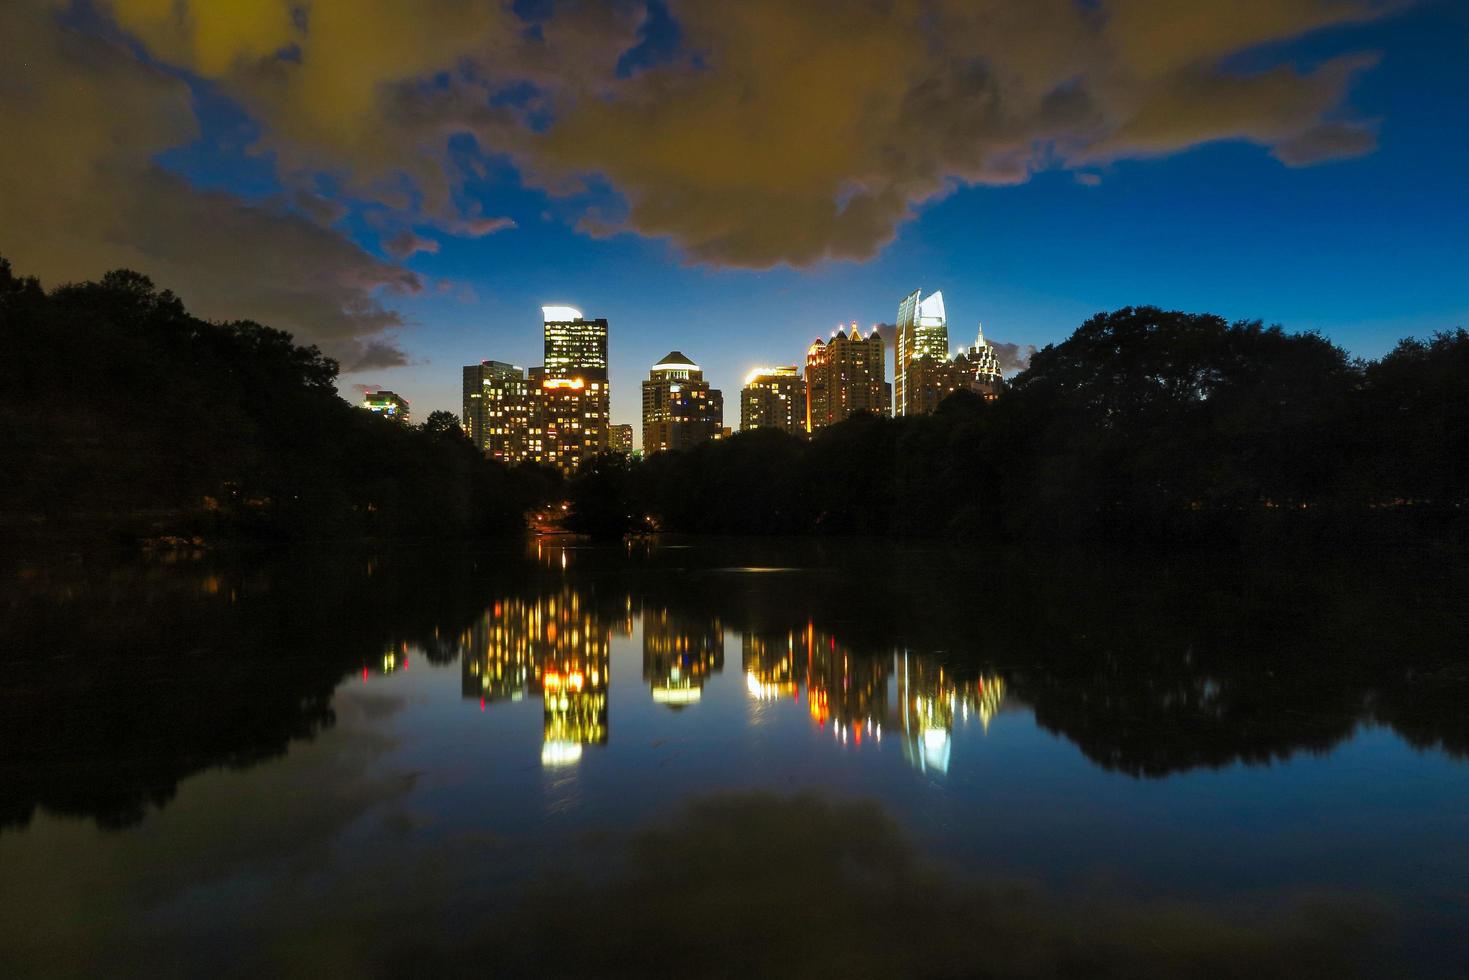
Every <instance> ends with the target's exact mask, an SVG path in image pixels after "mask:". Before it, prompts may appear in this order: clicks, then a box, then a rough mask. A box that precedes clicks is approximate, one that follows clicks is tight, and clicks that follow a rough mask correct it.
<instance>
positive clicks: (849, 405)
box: [806, 323, 892, 433]
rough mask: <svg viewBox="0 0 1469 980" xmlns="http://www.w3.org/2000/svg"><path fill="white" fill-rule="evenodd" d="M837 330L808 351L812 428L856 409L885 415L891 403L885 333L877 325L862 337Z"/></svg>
mask: <svg viewBox="0 0 1469 980" xmlns="http://www.w3.org/2000/svg"><path fill="white" fill-rule="evenodd" d="M851 330H852V333H851V335H850V336H848V334H847V332H846V330H844V329H843V330H838V331H837V332H836V334H835V336H833V337H832V338H831V340H829V341H822V340H821V339H820V338H819V337H818V338H817V339H816V341H815V342H814V343H812V345H811V348H810V349H809V350H808V351H807V352H806V416H807V428H808V430H809V431H811V432H813V433H814V432H815V431H816V430H817V429H820V428H823V427H825V426H828V425H833V424H835V423H837V422H840V421H842V420H843V419H846V418H849V417H851V416H852V415H854V414H856V413H857V412H873V413H875V414H878V415H886V414H887V412H888V409H889V406H890V403H891V400H892V399H891V392H890V390H889V388H888V384H887V378H886V374H887V359H886V357H885V355H884V353H883V341H882V337H881V336H879V335H878V332H877V330H876V329H874V330H873V331H872V333H871V335H870V336H868V337H865V338H864V337H863V336H862V332H861V330H859V329H858V327H857V324H855V323H853V324H852V326H851Z"/></svg>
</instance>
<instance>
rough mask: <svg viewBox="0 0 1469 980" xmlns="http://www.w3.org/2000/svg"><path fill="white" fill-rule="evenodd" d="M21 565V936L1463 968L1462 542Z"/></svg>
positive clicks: (4, 676) (15, 949) (1468, 819)
mask: <svg viewBox="0 0 1469 980" xmlns="http://www.w3.org/2000/svg"><path fill="white" fill-rule="evenodd" d="M5 574H6V580H5V583H4V586H3V591H0V597H3V605H0V610H3V614H4V621H5V624H6V629H5V634H6V635H5V639H4V640H3V645H0V975H6V976H29V975H58V974H97V973H104V974H107V975H118V974H143V973H146V974H150V975H159V974H163V975H196V974H198V973H199V972H201V971H204V970H208V971H210V972H213V973H217V974H224V975H236V974H260V973H280V972H290V973H299V974H311V975H316V976H319V975H333V974H334V973H342V972H361V973H386V974H413V973H416V974H419V975H424V976H437V975H443V974H452V973H462V974H475V975H483V974H486V973H488V974H491V975H497V974H499V975H519V974H526V973H543V972H544V973H560V974H568V975H578V974H594V975H607V974H612V973H621V974H623V975H628V976H649V975H721V976H742V975H752V974H759V975H791V976H796V975H799V976H842V977H867V976H873V977H876V976H921V975H931V976H963V975H1000V976H1009V975H1016V976H1052V975H1081V974H1093V975H1100V974H1109V975H1115V976H1139V975H1156V976H1173V975H1180V974H1183V975H1209V976H1252V977H1258V976H1261V975H1273V974H1288V975H1292V976H1317V975H1319V976H1340V975H1344V974H1350V973H1354V972H1356V973H1365V974H1368V975H1398V974H1401V975H1441V976H1461V975H1466V973H1465V967H1464V964H1465V963H1469V765H1466V758H1469V698H1466V695H1469V653H1466V650H1465V639H1466V636H1469V610H1466V608H1465V602H1464V599H1463V597H1464V596H1465V595H1466V594H1469V590H1466V588H1465V586H1466V585H1469V582H1466V576H1465V575H1464V574H1463V572H1462V570H1459V569H1453V568H1445V567H1441V566H1440V565H1438V564H1435V563H1433V562H1425V561H1404V562H1402V563H1398V564H1389V565H1383V564H1381V563H1380V562H1376V561H1374V562H1370V563H1369V562H1365V561H1358V562H1352V563H1344V564H1343V565H1342V566H1340V567H1333V566H1330V565H1322V564H1321V563H1313V562H1307V561H1301V562H1290V561H1280V560H1278V559H1277V560H1275V561H1272V562H1268V563H1267V562H1262V561H1258V560H1257V561H1254V562H1251V563H1250V565H1249V566H1248V567H1243V566H1242V565H1241V563H1240V562H1239V561H1237V560H1226V559H1220V560H1218V561H1217V562H1210V561H1204V560H1200V559H1198V558H1194V559H1190V560H1187V561H1178V562H1166V561H1155V562H1147V561H1139V560H1137V559H1124V558H1119V557H1116V556H1105V555H1090V556H1077V555H1054V554H1052V555H1022V554H1008V553H1001V554H984V555H977V554H967V555H966V554H960V553H955V552H951V551H946V550H943V549H937V548H917V547H900V546H878V545H861V544H841V545H835V544H829V545H819V544H813V543H797V544H773V543H768V542H753V543H751V542H688V543H681V544H680V543H667V542H663V543H658V544H635V545H632V546H627V547H614V548H595V547H590V546H584V545H577V544H575V543H571V542H566V541H563V540H555V539H547V540H542V541H541V542H539V543H532V544H531V545H530V546H529V548H528V549H514V550H508V551H505V552H480V553H457V552H456V553H442V552H437V551H427V550H420V551H411V552H404V553H392V554H386V555H383V554H372V555H365V554H359V553H312V554H289V555H279V554H276V555H271V554H262V555H252V556H244V557H234V558H231V559H224V558H220V557H217V556H173V557H171V558H170V559H169V560H162V559H155V560H152V561H139V562H130V563H125V564H102V563H99V562H96V561H92V562H82V561H78V560H72V561H61V560H58V561H51V562H42V563H36V564H26V565H21V566H11V567H9V568H7V569H6V571H5Z"/></svg>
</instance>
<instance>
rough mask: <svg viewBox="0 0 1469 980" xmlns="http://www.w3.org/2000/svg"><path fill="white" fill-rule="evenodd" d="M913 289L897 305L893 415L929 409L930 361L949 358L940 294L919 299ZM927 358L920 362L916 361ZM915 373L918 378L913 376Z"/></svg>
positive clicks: (931, 373) (930, 393)
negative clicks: (926, 362)
mask: <svg viewBox="0 0 1469 980" xmlns="http://www.w3.org/2000/svg"><path fill="white" fill-rule="evenodd" d="M921 293H922V290H919V289H915V290H913V292H911V293H909V294H908V295H907V296H905V297H903V301H902V302H901V303H899V304H898V335H897V341H896V344H895V348H894V357H893V414H894V415H922V414H924V413H925V412H931V411H933V407H934V405H936V404H937V401H935V400H934V398H933V394H934V392H933V372H932V371H931V370H925V368H931V367H932V365H933V363H935V362H939V361H946V360H948V358H949V320H948V316H947V314H946V313H945V312H944V294H943V293H941V292H940V293H934V294H933V295H932V296H929V297H928V298H927V299H922V298H920V294H921ZM925 360H927V361H929V362H930V363H929V364H927V365H924V364H922V363H920V362H922V361H925ZM915 373H916V374H918V375H919V376H918V377H914V375H915Z"/></svg>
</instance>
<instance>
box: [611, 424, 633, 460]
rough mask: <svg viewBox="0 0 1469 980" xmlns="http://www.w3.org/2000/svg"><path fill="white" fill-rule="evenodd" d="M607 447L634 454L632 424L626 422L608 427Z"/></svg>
mask: <svg viewBox="0 0 1469 980" xmlns="http://www.w3.org/2000/svg"><path fill="white" fill-rule="evenodd" d="M607 449H608V450H609V451H610V452H614V453H622V455H624V456H631V455H632V426H630V425H627V424H626V423H618V424H617V425H609V426H608V427H607Z"/></svg>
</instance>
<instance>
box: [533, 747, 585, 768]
mask: <svg viewBox="0 0 1469 980" xmlns="http://www.w3.org/2000/svg"><path fill="white" fill-rule="evenodd" d="M580 761H581V743H580V742H563V741H553V742H546V743H545V744H543V745H542V746H541V765H543V766H545V767H546V768H548V769H555V768H558V767H560V766H574V765H576V764H577V763H578V762H580Z"/></svg>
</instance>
